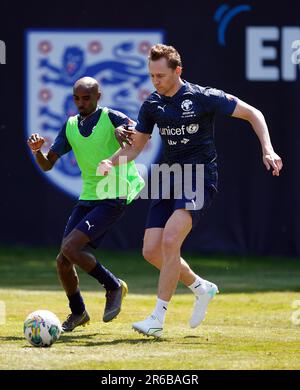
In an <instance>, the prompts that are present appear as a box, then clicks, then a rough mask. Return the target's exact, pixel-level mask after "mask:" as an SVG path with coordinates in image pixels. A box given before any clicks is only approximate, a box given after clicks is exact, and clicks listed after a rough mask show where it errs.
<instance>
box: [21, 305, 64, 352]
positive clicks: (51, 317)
mask: <svg viewBox="0 0 300 390" xmlns="http://www.w3.org/2000/svg"><path fill="white" fill-rule="evenodd" d="M60 334H61V324H60V321H59V319H58V318H57V317H56V315H55V314H53V313H52V312H51V311H49V310H37V311H34V312H33V313H31V314H29V316H28V317H27V318H26V320H25V321H24V335H25V338H26V339H27V341H29V343H30V344H32V345H34V346H35V347H50V346H51V345H52V344H53V343H55V341H56V340H58V339H59V336H60Z"/></svg>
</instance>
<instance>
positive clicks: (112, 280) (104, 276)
mask: <svg viewBox="0 0 300 390" xmlns="http://www.w3.org/2000/svg"><path fill="white" fill-rule="evenodd" d="M89 275H91V276H92V277H93V278H95V279H97V280H98V282H99V283H100V284H102V286H103V287H104V288H105V290H116V289H117V288H119V287H120V282H119V280H118V279H117V278H116V277H115V276H114V275H113V274H112V273H111V272H110V271H109V270H108V269H106V268H105V267H103V265H101V264H100V263H98V261H97V262H96V265H95V268H93V269H92V271H91V272H89Z"/></svg>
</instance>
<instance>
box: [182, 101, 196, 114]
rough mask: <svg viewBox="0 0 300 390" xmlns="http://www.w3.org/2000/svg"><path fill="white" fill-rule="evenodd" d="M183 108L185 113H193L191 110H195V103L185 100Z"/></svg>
mask: <svg viewBox="0 0 300 390" xmlns="http://www.w3.org/2000/svg"><path fill="white" fill-rule="evenodd" d="M181 108H182V109H183V111H191V109H192V108H193V102H192V101H191V100H189V99H187V100H184V101H183V102H182V103H181Z"/></svg>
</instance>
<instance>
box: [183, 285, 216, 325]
mask: <svg viewBox="0 0 300 390" xmlns="http://www.w3.org/2000/svg"><path fill="white" fill-rule="evenodd" d="M205 285H206V286H205V292H204V294H199V295H195V303H194V309H193V313H192V316H191V319H190V327H191V328H196V327H197V326H199V325H200V324H201V322H202V321H203V320H204V318H205V315H206V311H207V306H208V304H209V302H210V301H211V300H212V299H213V298H214V296H215V295H216V294H217V293H218V292H219V290H218V286H216V285H215V284H214V283H211V282H209V281H208V280H206V281H205Z"/></svg>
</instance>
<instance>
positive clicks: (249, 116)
mask: <svg viewBox="0 0 300 390" xmlns="http://www.w3.org/2000/svg"><path fill="white" fill-rule="evenodd" d="M228 96H229V97H231V96H230V95H228ZM232 116H233V117H235V118H240V119H244V120H246V121H248V122H249V123H250V124H251V126H252V128H253V130H254V131H255V133H256V135H257V137H258V139H259V141H260V144H261V148H262V154H263V163H264V164H265V166H266V168H267V170H269V169H270V168H273V171H272V174H273V176H279V172H280V170H281V169H282V166H283V164H282V160H281V158H280V157H279V156H278V155H277V154H276V153H275V152H274V149H273V146H272V143H271V139H270V135H269V130H268V126H267V124H266V121H265V118H264V116H263V114H262V112H261V111H259V110H257V109H256V108H255V107H252V106H250V105H249V104H247V103H245V102H243V101H242V100H240V99H238V101H237V105H236V107H235V110H234V111H233V114H232Z"/></svg>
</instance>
